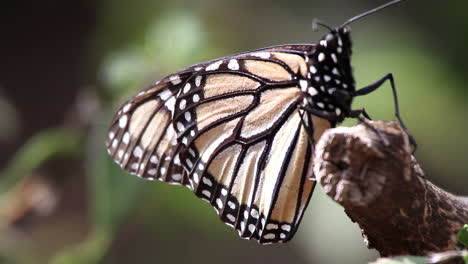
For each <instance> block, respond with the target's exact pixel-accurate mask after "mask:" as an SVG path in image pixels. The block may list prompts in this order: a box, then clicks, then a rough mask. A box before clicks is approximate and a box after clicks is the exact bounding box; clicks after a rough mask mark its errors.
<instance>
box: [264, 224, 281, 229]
mask: <svg viewBox="0 0 468 264" xmlns="http://www.w3.org/2000/svg"><path fill="white" fill-rule="evenodd" d="M266 229H268V230H272V229H278V225H277V224H273V223H269V224H268V225H267V226H266Z"/></svg>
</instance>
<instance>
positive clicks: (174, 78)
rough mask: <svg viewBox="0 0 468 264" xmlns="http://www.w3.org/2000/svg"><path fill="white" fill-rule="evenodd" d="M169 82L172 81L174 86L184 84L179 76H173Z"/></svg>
mask: <svg viewBox="0 0 468 264" xmlns="http://www.w3.org/2000/svg"><path fill="white" fill-rule="evenodd" d="M169 80H170V81H171V83H172V84H173V85H177V84H179V83H180V82H182V81H181V80H180V77H179V75H174V76H171V77H169Z"/></svg>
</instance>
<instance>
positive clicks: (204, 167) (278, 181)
mask: <svg viewBox="0 0 468 264" xmlns="http://www.w3.org/2000/svg"><path fill="white" fill-rule="evenodd" d="M400 1H401V0H394V1H391V2H388V3H387V4H385V5H382V6H380V7H378V8H375V9H373V10H370V11H368V12H365V13H363V14H361V15H358V16H356V17H353V18H351V19H350V20H348V21H347V22H345V23H344V24H343V25H341V26H340V27H338V28H336V29H331V28H330V27H328V26H326V25H324V24H321V23H318V24H319V25H322V26H325V27H327V28H328V29H329V32H328V33H327V34H325V36H323V37H322V38H321V39H320V41H319V42H318V44H316V45H314V44H292V45H280V46H273V47H268V48H263V49H258V50H254V51H251V52H246V53H241V54H237V55H232V56H228V57H223V58H220V59H215V60H211V61H208V62H204V63H200V64H196V65H193V66H190V67H188V68H185V69H183V70H180V71H178V72H175V73H173V74H171V75H169V76H167V77H165V78H163V79H161V80H159V81H157V82H155V83H154V84H152V85H151V86H149V87H148V88H146V89H144V90H142V91H141V92H140V93H138V94H137V95H136V96H134V97H133V98H131V99H130V100H128V101H127V102H126V103H124V104H123V106H122V107H121V108H120V109H119V111H118V113H117V114H116V116H115V117H114V119H113V121H112V124H111V127H110V130H109V133H108V140H107V149H108V152H109V154H110V155H111V156H112V158H113V159H114V160H115V161H116V162H117V163H118V164H119V165H120V166H121V167H122V168H123V169H124V170H126V171H128V172H129V173H131V174H134V175H137V176H139V177H142V178H144V179H147V180H161V181H164V182H167V183H169V184H180V185H185V186H187V187H188V188H190V189H191V190H192V191H193V192H194V193H195V195H196V196H198V197H199V198H201V199H202V200H205V201H208V202H209V203H210V204H211V205H212V206H213V207H214V209H215V210H216V212H217V213H218V215H219V217H220V218H221V220H222V221H224V222H225V223H226V224H227V225H229V226H231V227H233V228H235V229H236V230H238V232H239V235H240V236H241V237H242V238H246V239H255V240H257V241H258V242H259V243H261V244H268V243H276V242H286V241H289V240H290V239H291V238H292V237H293V236H294V234H295V232H296V230H297V227H298V225H299V223H300V221H301V218H302V216H303V213H304V210H305V209H306V207H307V204H308V202H309V199H310V197H311V194H312V191H313V189H314V187H315V184H316V182H315V179H314V178H313V175H312V165H313V164H312V158H313V151H314V144H315V142H316V141H317V140H318V139H319V137H320V136H321V134H322V133H323V132H324V131H325V130H326V129H328V128H331V127H334V126H335V125H336V124H337V123H339V122H341V121H342V120H343V119H344V118H346V117H359V116H360V115H361V114H363V115H365V116H367V114H366V113H365V112H364V111H363V110H352V109H351V102H352V99H353V97H355V96H360V95H364V94H367V93H370V92H372V91H373V90H375V89H377V88H378V87H380V86H381V85H382V84H383V83H384V82H385V81H386V80H390V82H391V84H392V88H393V89H394V91H395V87H394V82H393V77H392V75H391V74H388V75H386V76H385V77H384V78H382V79H381V80H379V81H377V82H376V83H374V84H372V85H369V86H367V87H364V88H362V89H360V90H356V89H355V81H354V78H353V74H352V69H351V64H350V58H351V38H350V27H349V24H350V23H351V22H353V21H355V20H357V19H359V18H362V17H364V16H367V15H369V14H371V13H374V12H376V11H378V10H381V9H383V8H385V7H387V6H390V5H393V4H395V3H397V2H400ZM395 103H396V104H397V102H396V98H395ZM396 114H397V117H398V119H399V120H400V118H399V115H398V111H397V112H396Z"/></svg>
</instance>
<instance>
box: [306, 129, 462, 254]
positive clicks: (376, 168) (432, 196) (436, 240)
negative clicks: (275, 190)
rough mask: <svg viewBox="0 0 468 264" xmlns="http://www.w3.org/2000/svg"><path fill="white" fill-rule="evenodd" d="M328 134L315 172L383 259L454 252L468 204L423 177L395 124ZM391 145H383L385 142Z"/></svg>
mask: <svg viewBox="0 0 468 264" xmlns="http://www.w3.org/2000/svg"><path fill="white" fill-rule="evenodd" d="M369 124H370V125H371V126H373V127H375V128H377V129H378V130H379V131H381V133H380V135H381V136H380V137H379V136H378V135H377V134H376V133H375V132H374V130H372V129H370V126H366V125H364V124H361V125H357V126H355V127H349V128H348V127H343V128H335V129H330V130H328V131H327V132H326V133H325V134H324V135H323V136H322V137H321V139H320V140H319V142H318V143H317V148H316V152H315V154H316V156H315V162H314V163H315V167H314V173H315V176H316V177H317V180H318V181H319V182H320V184H321V185H322V187H323V189H324V191H325V192H326V193H327V194H328V195H329V196H330V197H331V198H332V199H333V200H335V201H336V202H338V203H339V204H341V205H342V206H343V207H344V209H345V212H346V213H347V214H348V216H349V217H350V218H351V220H353V221H354V222H356V223H358V224H359V226H360V228H361V231H362V235H363V237H364V240H365V241H366V244H367V246H368V247H369V248H375V249H377V250H378V251H379V252H380V254H381V255H382V256H394V255H408V254H410V255H427V254H429V253H433V252H441V251H446V250H452V249H454V248H455V246H456V243H457V242H456V238H455V234H456V232H457V231H458V230H459V229H460V228H461V227H462V226H463V224H466V223H468V199H467V198H464V197H458V196H455V195H453V194H450V193H448V192H446V191H444V190H442V189H441V188H439V187H437V186H435V185H434V184H433V183H431V182H430V181H429V180H428V178H427V177H425V175H424V173H423V171H422V169H421V167H420V166H419V164H418V163H417V161H416V159H415V158H414V157H413V156H412V155H411V153H410V147H409V143H408V138H407V136H406V134H405V133H404V132H403V131H402V130H401V128H400V126H399V125H398V124H397V123H395V122H382V121H375V122H370V123H369ZM383 138H384V139H386V141H388V143H389V145H384V144H383V141H382V139H383Z"/></svg>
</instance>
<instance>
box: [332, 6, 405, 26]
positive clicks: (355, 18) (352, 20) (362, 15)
mask: <svg viewBox="0 0 468 264" xmlns="http://www.w3.org/2000/svg"><path fill="white" fill-rule="evenodd" d="M403 1H404V0H393V1H390V2H388V3H386V4H383V5H381V6H379V7H376V8H374V9H371V10H369V11H367V12H364V13H362V14H359V15H357V16H355V17H353V18H351V19H349V20H348V21H346V22H345V23H344V24H343V25H341V27H344V26H346V25H349V24H351V23H353V22H354V21H356V20H358V19H361V18H363V17H366V16H368V15H370V14H373V13H375V12H377V11H380V10H382V9H385V8H387V7H389V6H391V5H394V4H398V3H400V2H403Z"/></svg>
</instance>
